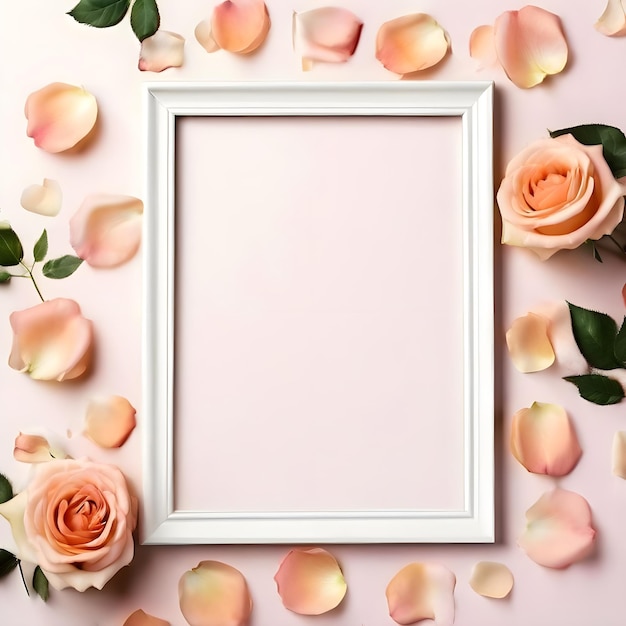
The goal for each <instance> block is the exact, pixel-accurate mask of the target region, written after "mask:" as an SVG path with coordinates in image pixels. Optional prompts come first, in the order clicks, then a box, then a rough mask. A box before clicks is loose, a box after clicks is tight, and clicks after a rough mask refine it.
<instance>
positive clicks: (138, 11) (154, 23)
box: [130, 0, 161, 41]
mask: <svg viewBox="0 0 626 626" xmlns="http://www.w3.org/2000/svg"><path fill="white" fill-rule="evenodd" d="M160 24H161V16H160V15H159V8H158V7H157V3H156V0H135V4H133V9H132V11H131V12H130V25H131V26H132V28H133V32H134V33H135V35H137V39H139V41H143V40H144V39H145V38H146V37H152V35H154V33H156V32H157V30H159V25H160Z"/></svg>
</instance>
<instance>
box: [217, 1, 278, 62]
mask: <svg viewBox="0 0 626 626" xmlns="http://www.w3.org/2000/svg"><path fill="white" fill-rule="evenodd" d="M270 25H271V23H270V16H269V13H268V11H267V7H266V6H265V2H263V0H225V2H222V3H221V4H219V5H217V6H216V7H215V9H213V17H212V19H211V33H212V37H213V39H214V40H215V43H216V44H217V45H218V46H219V47H220V48H222V49H223V50H228V52H237V53H239V54H249V53H250V52H253V51H254V50H256V49H257V48H258V47H259V46H260V45H261V44H262V43H263V42H264V41H265V38H266V37H267V33H268V32H269V29H270Z"/></svg>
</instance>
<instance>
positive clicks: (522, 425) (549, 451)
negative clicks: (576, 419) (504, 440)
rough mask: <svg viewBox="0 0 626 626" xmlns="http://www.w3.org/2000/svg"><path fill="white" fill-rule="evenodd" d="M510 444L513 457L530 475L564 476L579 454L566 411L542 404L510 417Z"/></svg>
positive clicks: (538, 403) (558, 407) (580, 452)
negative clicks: (511, 421) (511, 420)
mask: <svg viewBox="0 0 626 626" xmlns="http://www.w3.org/2000/svg"><path fill="white" fill-rule="evenodd" d="M510 445H511V452H512V453H513V456H514V457H515V458H516V459H517V460H518V461H519V462H520V463H521V464H522V465H523V466H524V467H525V468H526V469H527V470H528V471H529V472H532V473H533V474H547V475H548V476H565V475H566V474H569V473H570V472H571V471H572V470H573V469H574V468H575V467H576V464H577V463H578V461H579V460H580V456H581V455H582V450H581V449H580V444H579V443H578V437H577V436H576V432H575V431H574V427H573V426H572V423H571V421H570V419H569V417H568V415H567V413H566V412H565V409H564V408H563V407H561V406H559V405H557V404H547V403H543V402H534V403H533V404H532V406H531V407H530V408H529V409H520V410H519V411H518V412H517V413H516V414H515V415H514V416H513V423H512V425H511V441H510Z"/></svg>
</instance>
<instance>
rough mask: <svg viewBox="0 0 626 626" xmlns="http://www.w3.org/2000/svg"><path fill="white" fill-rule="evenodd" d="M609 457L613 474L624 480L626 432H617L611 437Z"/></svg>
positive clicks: (625, 475) (625, 472) (625, 470)
mask: <svg viewBox="0 0 626 626" xmlns="http://www.w3.org/2000/svg"><path fill="white" fill-rule="evenodd" d="M611 457H612V458H611V465H612V469H613V474H615V476H619V477H620V478H626V431H624V430H618V431H617V432H616V433H615V435H613V449H612V454H611Z"/></svg>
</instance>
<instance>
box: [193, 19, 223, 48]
mask: <svg viewBox="0 0 626 626" xmlns="http://www.w3.org/2000/svg"><path fill="white" fill-rule="evenodd" d="M194 34H195V35H196V39H197V40H198V43H199V44H200V45H201V46H202V47H203V48H204V49H205V50H206V51H207V52H209V53H211V52H217V51H218V50H219V49H220V47H219V46H218V45H217V41H215V39H213V30H212V28H211V20H203V21H202V22H200V23H199V24H198V25H197V26H196V30H195V31H194Z"/></svg>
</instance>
